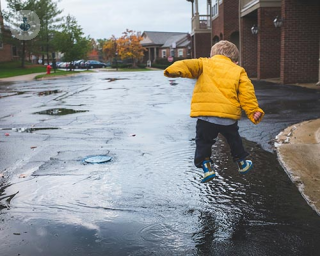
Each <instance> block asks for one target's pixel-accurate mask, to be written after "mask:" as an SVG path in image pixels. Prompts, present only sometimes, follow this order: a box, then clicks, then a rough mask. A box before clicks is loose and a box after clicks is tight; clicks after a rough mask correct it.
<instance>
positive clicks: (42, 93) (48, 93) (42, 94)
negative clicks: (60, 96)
mask: <svg viewBox="0 0 320 256" xmlns="http://www.w3.org/2000/svg"><path fill="white" fill-rule="evenodd" d="M60 92H62V91H60V90H49V91H43V92H38V95H39V96H46V95H51V94H56V93H60Z"/></svg>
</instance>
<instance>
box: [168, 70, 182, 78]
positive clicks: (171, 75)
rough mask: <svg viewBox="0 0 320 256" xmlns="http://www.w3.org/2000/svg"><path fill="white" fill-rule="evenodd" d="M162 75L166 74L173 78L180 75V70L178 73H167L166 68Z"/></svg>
mask: <svg viewBox="0 0 320 256" xmlns="http://www.w3.org/2000/svg"><path fill="white" fill-rule="evenodd" d="M164 75H165V76H167V77H172V78H174V77H180V75H181V73H180V72H178V73H169V72H168V71H167V70H165V72H164Z"/></svg>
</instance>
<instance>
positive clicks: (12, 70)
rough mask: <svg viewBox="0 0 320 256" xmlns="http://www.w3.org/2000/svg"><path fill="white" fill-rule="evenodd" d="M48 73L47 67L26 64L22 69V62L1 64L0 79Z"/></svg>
mask: <svg viewBox="0 0 320 256" xmlns="http://www.w3.org/2000/svg"><path fill="white" fill-rule="evenodd" d="M40 72H46V66H43V65H35V64H31V63H29V62H26V64H25V68H21V62H20V61H10V62H0V78H5V77H12V76H20V75H28V74H33V73H40Z"/></svg>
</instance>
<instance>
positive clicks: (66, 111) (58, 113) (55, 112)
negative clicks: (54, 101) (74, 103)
mask: <svg viewBox="0 0 320 256" xmlns="http://www.w3.org/2000/svg"><path fill="white" fill-rule="evenodd" d="M82 112H88V110H74V109H68V108H52V109H47V110H43V111H39V112H35V113H34V114H40V115H53V116H63V115H69V114H75V113H82Z"/></svg>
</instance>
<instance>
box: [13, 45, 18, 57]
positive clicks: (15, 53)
mask: <svg viewBox="0 0 320 256" xmlns="http://www.w3.org/2000/svg"><path fill="white" fill-rule="evenodd" d="M12 56H18V52H17V47H16V46H12Z"/></svg>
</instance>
